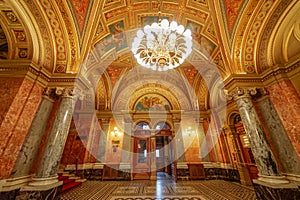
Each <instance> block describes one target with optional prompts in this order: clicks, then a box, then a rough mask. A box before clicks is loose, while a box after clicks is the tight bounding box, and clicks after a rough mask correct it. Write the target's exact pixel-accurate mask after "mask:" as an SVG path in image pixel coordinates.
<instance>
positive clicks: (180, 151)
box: [174, 122, 185, 163]
mask: <svg viewBox="0 0 300 200" xmlns="http://www.w3.org/2000/svg"><path fill="white" fill-rule="evenodd" d="M174 132H175V138H174V141H175V152H176V153H175V158H176V159H177V163H180V162H185V155H184V153H185V149H184V143H183V137H182V131H181V124H180V122H179V123H178V122H176V123H174Z"/></svg>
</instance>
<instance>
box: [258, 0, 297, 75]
mask: <svg viewBox="0 0 300 200" xmlns="http://www.w3.org/2000/svg"><path fill="white" fill-rule="evenodd" d="M297 2H298V1H295V0H285V1H280V2H279V5H278V6H277V7H276V9H275V10H274V12H273V13H272V15H271V16H270V19H269V20H268V22H267V23H266V25H265V28H264V31H263V33H262V34H261V37H260V42H259V44H258V45H257V48H258V49H259V54H258V55H257V59H256V62H257V64H256V65H257V66H258V72H259V73H262V72H264V71H265V70H267V69H269V68H270V67H273V66H274V65H275V63H276V62H274V60H273V59H274V54H273V53H274V51H276V49H275V48H274V47H272V46H273V45H274V35H277V36H279V34H278V27H279V25H280V24H281V23H282V22H281V21H282V20H283V19H284V18H285V17H286V15H287V13H289V9H288V8H289V7H292V6H293V5H294V4H295V3H297ZM298 10H299V7H298ZM277 50H278V51H281V48H278V49H277Z"/></svg>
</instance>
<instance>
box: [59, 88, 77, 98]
mask: <svg viewBox="0 0 300 200" xmlns="http://www.w3.org/2000/svg"><path fill="white" fill-rule="evenodd" d="M55 94H56V95H57V96H62V97H73V89H72V88H60V87H57V88H55Z"/></svg>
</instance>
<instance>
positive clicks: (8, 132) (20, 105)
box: [0, 78, 43, 179]
mask: <svg viewBox="0 0 300 200" xmlns="http://www.w3.org/2000/svg"><path fill="white" fill-rule="evenodd" d="M12 84H13V83H12ZM3 87H4V88H3ZM6 87H9V85H6V84H5V85H4V86H3V85H0V90H2V89H4V90H6ZM15 89H16V90H15ZM6 91H7V92H8V93H7V94H6V95H4V96H3V97H1V100H0V103H1V104H2V103H3V104H4V105H3V106H4V107H6V108H2V105H1V106H0V111H1V112H2V111H4V112H5V113H1V116H0V117H1V118H2V123H1V124H0V133H1V134H0V155H1V156H0V179H7V178H9V177H10V175H11V172H12V170H13V167H14V165H15V162H16V160H17V157H18V155H19V152H20V150H21V148H22V145H23V143H24V140H25V138H26V136H27V134H28V131H29V129H30V126H31V123H32V120H33V118H34V115H35V113H36V111H37V109H38V107H39V104H40V101H41V97H42V92H43V88H42V87H41V86H40V85H38V84H36V83H34V82H32V81H31V80H28V79H24V78H23V79H22V82H21V85H19V88H18V89H17V88H14V89H13V91H12V92H15V93H10V92H9V89H8V90H6ZM9 95H14V96H13V97H12V98H11V97H10V98H7V96H9ZM6 101H8V102H10V103H9V104H8V102H7V103H6ZM7 106H8V107H7ZM3 109H6V110H3Z"/></svg>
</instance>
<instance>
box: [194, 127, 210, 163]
mask: <svg viewBox="0 0 300 200" xmlns="http://www.w3.org/2000/svg"><path fill="white" fill-rule="evenodd" d="M197 134H198V139H199V147H200V152H199V153H200V158H201V160H202V162H210V158H209V150H208V146H207V141H206V138H205V133H204V128H203V121H200V122H199V125H198V131H197Z"/></svg>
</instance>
